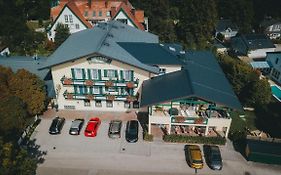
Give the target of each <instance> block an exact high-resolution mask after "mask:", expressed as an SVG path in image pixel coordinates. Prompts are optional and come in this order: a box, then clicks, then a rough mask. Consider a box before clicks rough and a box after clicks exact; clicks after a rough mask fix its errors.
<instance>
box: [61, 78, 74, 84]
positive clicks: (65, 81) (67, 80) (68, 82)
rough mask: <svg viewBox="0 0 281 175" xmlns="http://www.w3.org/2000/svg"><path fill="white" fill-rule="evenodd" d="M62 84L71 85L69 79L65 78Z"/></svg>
mask: <svg viewBox="0 0 281 175" xmlns="http://www.w3.org/2000/svg"><path fill="white" fill-rule="evenodd" d="M63 84H64V85H72V84H73V81H72V79H70V78H66V79H64V80H63Z"/></svg>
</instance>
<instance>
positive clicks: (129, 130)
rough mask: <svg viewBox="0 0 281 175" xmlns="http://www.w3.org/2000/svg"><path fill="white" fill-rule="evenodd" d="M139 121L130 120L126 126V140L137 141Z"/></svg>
mask: <svg viewBox="0 0 281 175" xmlns="http://www.w3.org/2000/svg"><path fill="white" fill-rule="evenodd" d="M138 133H139V123H138V121H137V120H130V121H128V122H127V126H126V140H127V142H130V143H134V142H137V141H138Z"/></svg>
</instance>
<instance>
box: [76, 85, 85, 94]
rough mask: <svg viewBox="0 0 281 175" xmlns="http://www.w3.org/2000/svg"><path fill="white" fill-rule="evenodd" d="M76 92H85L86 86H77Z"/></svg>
mask: <svg viewBox="0 0 281 175" xmlns="http://www.w3.org/2000/svg"><path fill="white" fill-rule="evenodd" d="M77 93H78V94H87V88H86V87H85V86H78V88H77Z"/></svg>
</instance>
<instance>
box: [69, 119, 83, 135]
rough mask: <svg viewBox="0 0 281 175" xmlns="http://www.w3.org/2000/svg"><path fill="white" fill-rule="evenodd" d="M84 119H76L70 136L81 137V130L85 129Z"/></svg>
mask: <svg viewBox="0 0 281 175" xmlns="http://www.w3.org/2000/svg"><path fill="white" fill-rule="evenodd" d="M83 124H84V119H75V120H74V121H72V124H71V127H70V129H69V134H70V135H79V134H80V131H81V128H82V127H83Z"/></svg>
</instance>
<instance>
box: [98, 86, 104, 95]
mask: <svg viewBox="0 0 281 175" xmlns="http://www.w3.org/2000/svg"><path fill="white" fill-rule="evenodd" d="M99 89H100V94H103V92H102V86H100V87H99Z"/></svg>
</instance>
